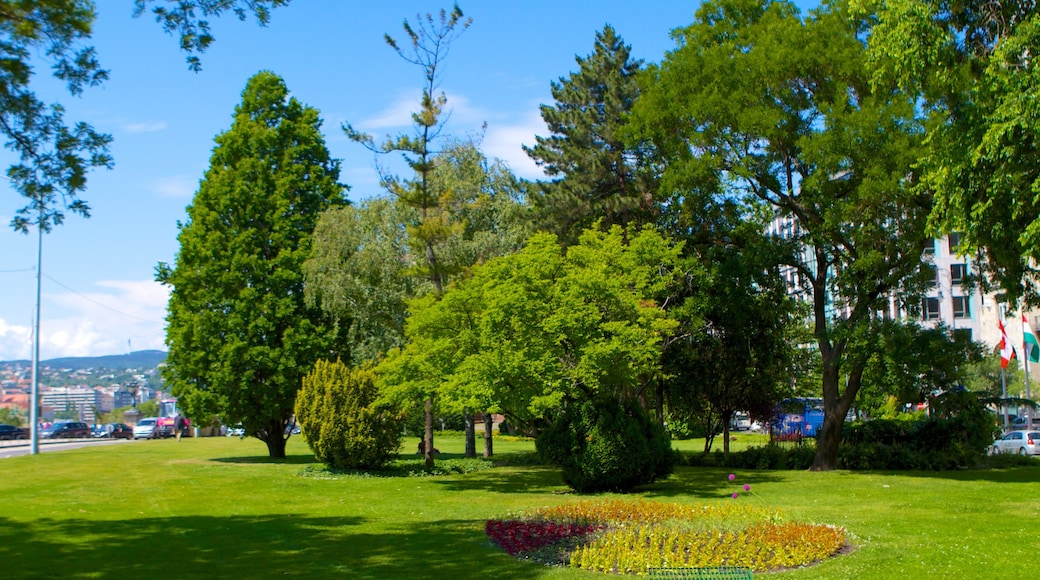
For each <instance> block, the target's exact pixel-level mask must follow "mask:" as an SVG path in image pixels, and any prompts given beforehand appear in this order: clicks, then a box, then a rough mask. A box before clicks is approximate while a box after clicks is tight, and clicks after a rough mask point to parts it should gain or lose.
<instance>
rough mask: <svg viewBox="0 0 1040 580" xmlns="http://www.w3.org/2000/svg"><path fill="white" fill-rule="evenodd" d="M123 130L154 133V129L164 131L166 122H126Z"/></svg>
mask: <svg viewBox="0 0 1040 580" xmlns="http://www.w3.org/2000/svg"><path fill="white" fill-rule="evenodd" d="M123 130H124V131H126V132H127V133H154V132H156V131H165V130H166V123H165V122H163V121H149V122H145V123H128V124H126V125H123Z"/></svg>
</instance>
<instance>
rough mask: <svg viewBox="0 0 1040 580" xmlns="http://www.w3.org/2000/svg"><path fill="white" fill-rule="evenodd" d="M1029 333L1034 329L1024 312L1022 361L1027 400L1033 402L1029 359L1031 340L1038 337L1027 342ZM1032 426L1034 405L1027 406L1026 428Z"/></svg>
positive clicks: (1030, 356) (1030, 334)
mask: <svg viewBox="0 0 1040 580" xmlns="http://www.w3.org/2000/svg"><path fill="white" fill-rule="evenodd" d="M1027 334H1028V335H1029V336H1033V332H1032V329H1031V328H1029V323H1028V322H1027V321H1026V315H1025V313H1024V312H1023V313H1022V350H1023V351H1024V352H1025V355H1026V356H1024V357H1022V359H1023V360H1022V363H1023V364H1024V365H1025V369H1026V400H1027V401H1029V402H1032V401H1033V396H1032V393H1030V389H1029V359H1030V358H1032V356H1033V346H1034V345H1033V344H1030V342H1033V343H1035V342H1036V337H1035V336H1033V338H1032V340H1031V341H1028V342H1027V340H1026V335H1027ZM1032 428H1033V407H1032V406H1026V429H1032Z"/></svg>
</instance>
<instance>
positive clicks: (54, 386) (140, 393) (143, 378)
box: [0, 350, 166, 423]
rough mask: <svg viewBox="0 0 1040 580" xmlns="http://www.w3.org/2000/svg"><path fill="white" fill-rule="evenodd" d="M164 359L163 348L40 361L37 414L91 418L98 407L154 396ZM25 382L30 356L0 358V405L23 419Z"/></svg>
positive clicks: (101, 410) (108, 407)
mask: <svg viewBox="0 0 1040 580" xmlns="http://www.w3.org/2000/svg"><path fill="white" fill-rule="evenodd" d="M165 361H166V353H165V352H163V351H157V350H148V351H137V352H132V353H129V354H125V355H111V356H102V357H66V358H58V359H51V360H45V361H40V376H39V380H38V382H39V392H40V406H41V409H40V420H41V421H54V420H55V419H74V420H78V421H83V422H86V423H95V422H96V421H95V418H96V417H97V415H98V413H107V412H111V411H112V410H114V409H120V408H124V407H130V406H132V405H134V404H135V403H136V404H140V403H142V402H144V401H149V400H151V399H154V398H157V397H159V396H160V394H161V393H162V392H163V381H162V377H161V376H160V373H159V369H160V368H161V367H162V366H163V365H165ZM31 387H32V364H31V362H30V361H27V360H17V361H0V410H3V409H7V410H8V411H7V412H8V413H9V414H10V413H13V414H17V415H19V416H21V417H23V418H25V420H28V419H27V418H28V417H29V399H30V393H31Z"/></svg>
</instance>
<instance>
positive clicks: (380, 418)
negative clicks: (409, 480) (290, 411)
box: [296, 361, 401, 469]
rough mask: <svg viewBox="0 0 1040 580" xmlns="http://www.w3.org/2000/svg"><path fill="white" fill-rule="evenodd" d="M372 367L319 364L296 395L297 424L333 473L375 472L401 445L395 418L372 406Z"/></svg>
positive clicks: (389, 411)
mask: <svg viewBox="0 0 1040 580" xmlns="http://www.w3.org/2000/svg"><path fill="white" fill-rule="evenodd" d="M378 394H379V393H378V391H377V390H376V386H375V374H374V373H373V372H372V370H371V369H358V368H350V367H348V366H346V365H344V364H343V363H342V362H340V361H336V362H328V361H318V362H317V364H315V365H314V370H312V371H311V372H310V374H308V375H307V376H306V377H304V378H303V387H302V388H301V389H300V392H299V393H298V394H297V396H296V421H297V422H298V423H299V424H300V428H301V429H302V430H303V433H304V434H305V435H306V438H307V444H308V445H310V447H311V450H312V451H314V456H315V457H316V458H317V459H318V461H321V462H322V463H324V464H326V465H328V466H329V467H332V468H336V469H377V468H379V467H382V466H384V465H386V463H387V462H389V461H390V460H391V459H393V457H394V456H395V455H396V454H397V450H398V448H399V447H400V445H401V435H400V433H401V428H400V417H399V414H398V413H397V412H396V411H395V410H394V409H392V408H391V407H389V406H383V405H379V404H377V402H376V401H377V398H378Z"/></svg>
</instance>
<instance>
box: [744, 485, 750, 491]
mask: <svg viewBox="0 0 1040 580" xmlns="http://www.w3.org/2000/svg"><path fill="white" fill-rule="evenodd" d="M744 491H751V486H750V485H748V484H746V483H745V484H744Z"/></svg>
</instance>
